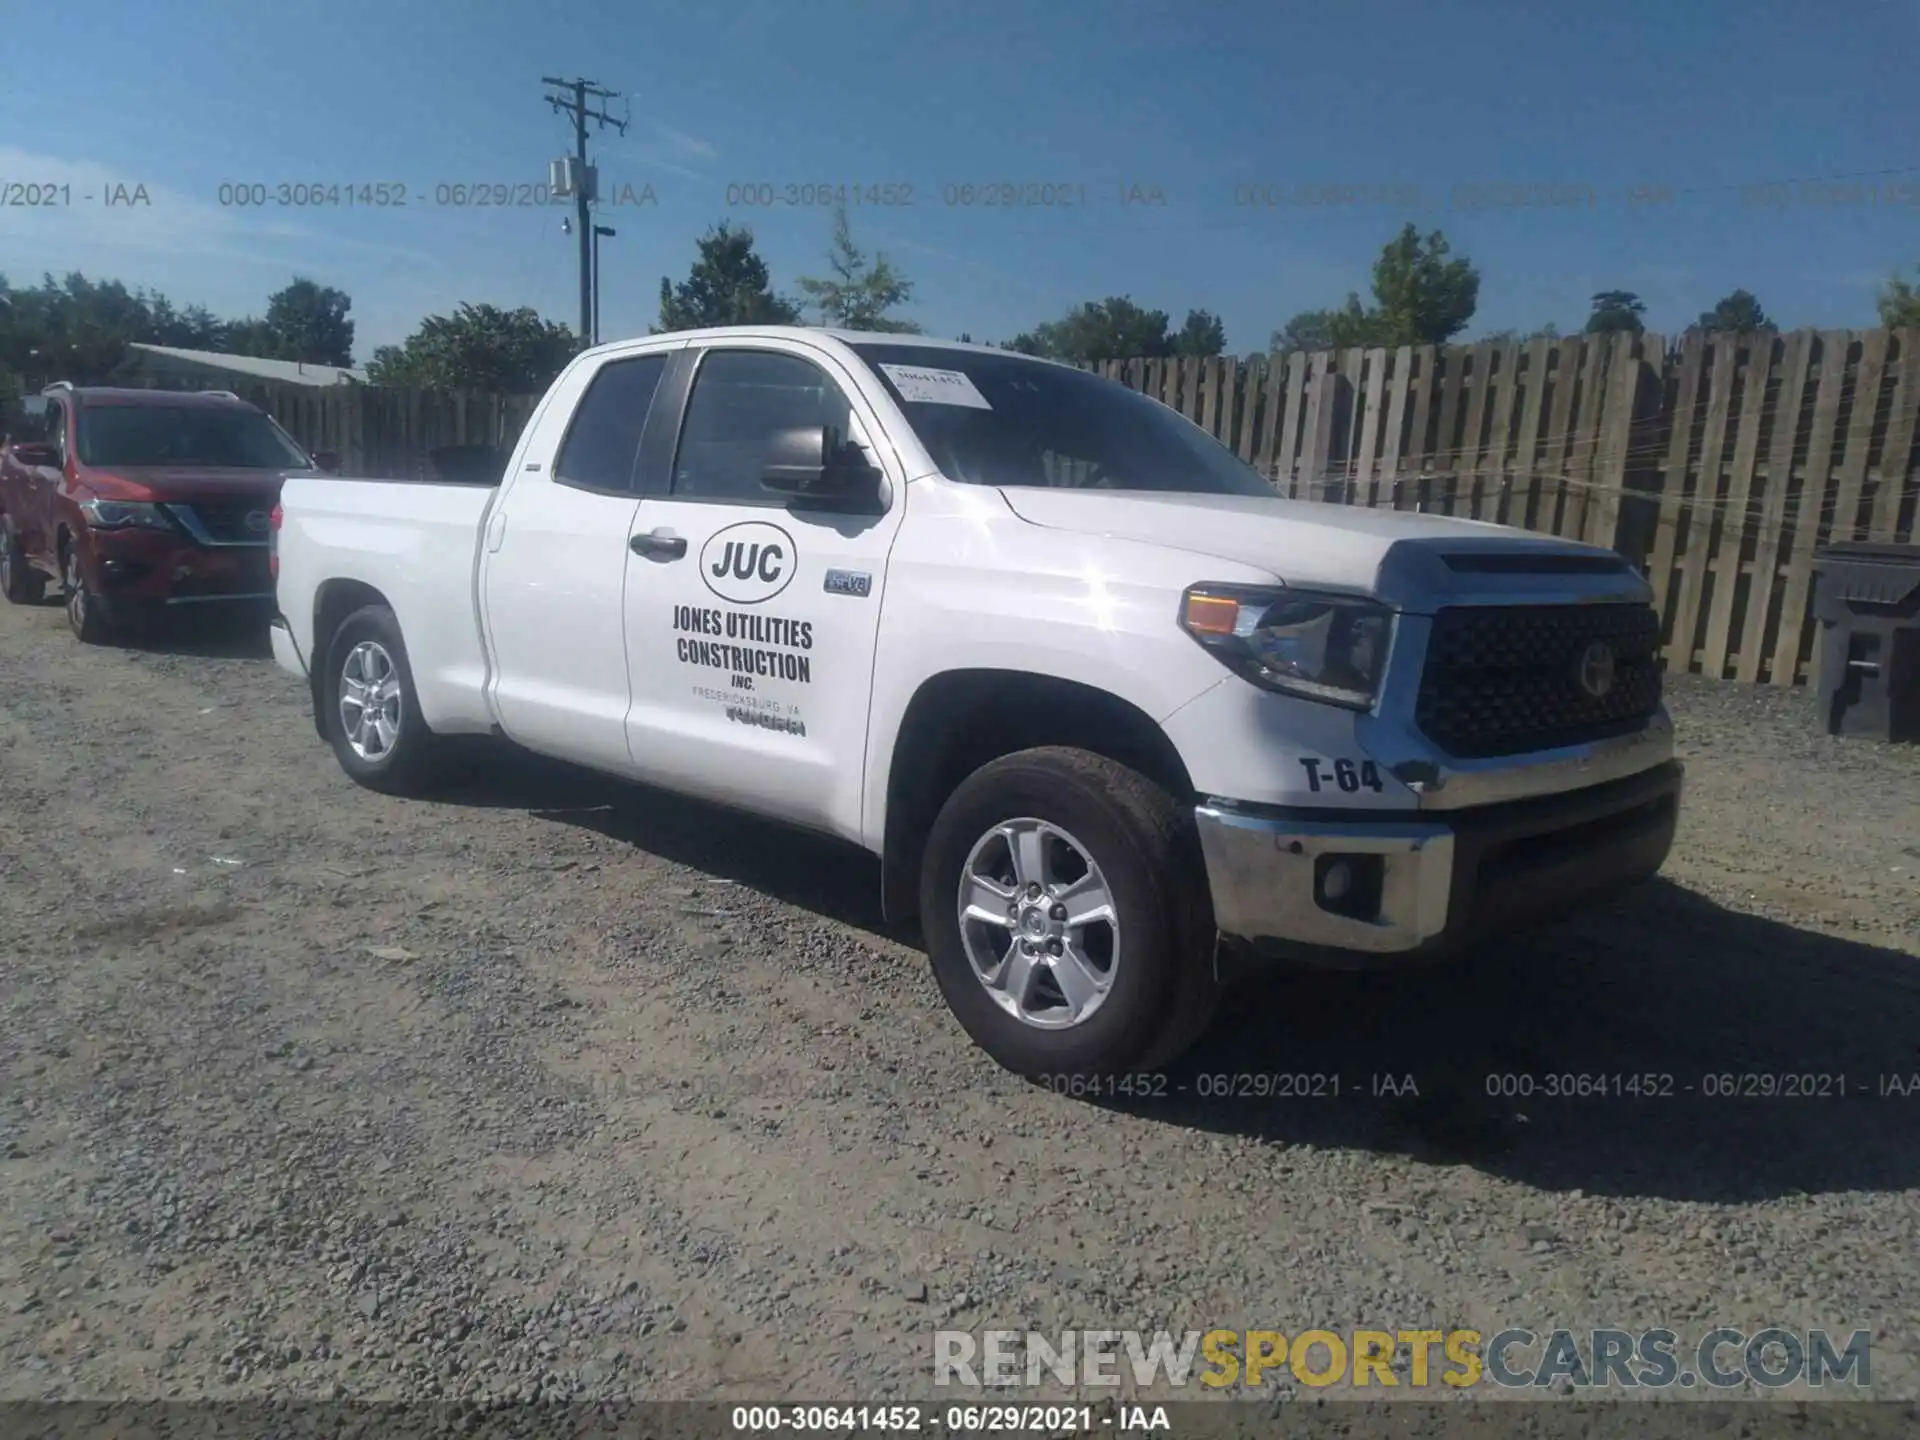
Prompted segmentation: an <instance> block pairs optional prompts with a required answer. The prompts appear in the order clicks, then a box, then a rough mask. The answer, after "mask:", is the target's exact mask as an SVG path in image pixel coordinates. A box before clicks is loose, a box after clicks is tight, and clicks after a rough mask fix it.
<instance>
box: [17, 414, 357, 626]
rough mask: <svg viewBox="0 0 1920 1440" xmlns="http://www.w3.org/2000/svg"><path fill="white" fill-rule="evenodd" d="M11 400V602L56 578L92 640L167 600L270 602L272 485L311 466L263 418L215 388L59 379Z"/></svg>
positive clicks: (26, 598) (31, 597) (33, 597)
mask: <svg viewBox="0 0 1920 1440" xmlns="http://www.w3.org/2000/svg"><path fill="white" fill-rule="evenodd" d="M22 411H23V414H24V423H23V424H16V425H15V426H14V427H13V433H11V434H9V435H8V436H7V437H6V439H7V441H8V443H7V444H6V445H5V446H4V448H0V590H4V592H5V594H6V597H7V599H8V600H10V601H13V602H14V603H16V604H29V603H32V602H34V601H37V600H38V599H39V598H40V597H41V594H42V592H43V591H44V590H45V588H46V585H47V581H48V579H49V578H52V579H56V580H58V581H59V582H60V584H61V586H62V588H63V589H64V590H65V592H66V601H67V622H68V623H69V624H70V625H71V626H72V627H73V632H74V634H76V635H78V636H79V637H80V639H81V640H83V641H85V642H87V643H88V644H96V645H97V644H101V643H103V642H106V641H109V640H112V639H114V638H117V637H118V636H120V635H122V634H124V633H125V632H127V631H128V630H131V629H135V628H137V627H138V626H139V625H140V624H141V623H142V622H143V621H145V620H146V619H148V618H150V617H152V616H153V615H155V614H157V613H159V612H161V611H163V610H165V609H167V608H168V607H172V606H181V605H204V604H214V605H219V606H258V607H260V608H261V609H263V610H267V609H270V608H271V605H272V601H273V580H272V578H271V576H270V575H269V573H268V566H267V546H268V539H269V531H270V525H271V522H270V516H271V513H272V510H273V507H274V505H275V503H276V502H277V501H278V499H279V496H280V482H281V480H282V479H283V478H285V476H286V475H287V474H288V473H289V472H294V471H313V470H318V469H320V468H322V467H321V466H320V465H319V464H317V463H316V462H315V459H314V457H312V456H310V455H308V454H307V452H306V451H305V450H303V449H301V448H300V446H299V445H298V444H296V443H295V442H294V440H293V438H292V437H291V436H289V435H288V434H287V432H286V431H285V430H282V429H281V428H280V427H279V426H278V425H277V424H275V423H274V420H273V417H272V416H270V415H268V414H267V413H266V412H265V411H264V410H261V409H259V408H257V407H255V406H253V405H249V404H247V403H246V401H244V400H241V399H240V398H239V397H238V396H235V395H232V394H229V393H227V392H225V391H201V392H197V393H184V392H181V391H174V390H109V389H96V388H80V387H75V386H73V385H68V384H64V383H63V384H59V385H53V386H50V387H48V388H47V389H46V390H45V391H44V392H42V393H41V394H40V395H37V396H33V397H31V398H29V399H27V400H25V401H24V402H22ZM327 458H328V459H329V460H330V458H331V457H327Z"/></svg>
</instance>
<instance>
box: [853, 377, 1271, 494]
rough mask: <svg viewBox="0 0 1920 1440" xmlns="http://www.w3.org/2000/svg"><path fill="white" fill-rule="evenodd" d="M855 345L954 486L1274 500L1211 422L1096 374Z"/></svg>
mask: <svg viewBox="0 0 1920 1440" xmlns="http://www.w3.org/2000/svg"><path fill="white" fill-rule="evenodd" d="M854 349H855V350H856V351H858V352H859V354H860V356H861V357H862V358H863V359H864V360H866V361H867V363H868V364H869V365H871V366H873V368H874V371H875V373H876V374H878V375H879V376H880V379H881V381H882V383H884V384H885V385H886V387H887V390H888V392H889V393H890V394H891V395H892V396H893V398H894V399H895V400H896V401H898V402H899V403H900V406H901V408H902V409H903V410H904V411H905V412H906V416H907V421H908V423H909V424H911V425H912V426H913V430H914V433H915V434H916V435H918V436H919V437H920V443H921V444H923V445H925V446H926V447H927V453H928V454H929V455H930V456H932V457H933V462H934V464H936V465H938V466H939V467H940V471H941V473H942V474H944V475H946V476H947V477H948V478H949V479H952V480H958V481H961V482H962V483H964V484H969V485H1021V486H1039V485H1047V486H1061V487H1067V488H1072V489H1086V490H1173V491H1182V492H1185V493H1187V494H1193V495H1259V496H1263V497H1266V498H1268V499H1271V498H1272V497H1273V493H1274V492H1273V487H1272V486H1271V485H1269V484H1267V482H1266V481H1264V480H1262V479H1261V478H1260V475H1259V473H1258V472H1257V471H1255V470H1254V469H1252V468H1251V467H1250V466H1248V465H1246V464H1243V463H1242V462H1241V460H1240V459H1239V457H1238V456H1236V455H1235V454H1234V453H1233V452H1232V451H1231V450H1228V449H1227V448H1226V447H1225V446H1223V445H1221V444H1220V442H1219V441H1217V440H1215V439H1214V438H1213V437H1212V436H1210V435H1208V434H1207V433H1206V431H1204V430H1202V429H1200V427H1199V426H1197V425H1194V424H1192V423H1190V422H1189V421H1187V420H1185V419H1183V418H1182V417H1181V416H1179V415H1177V414H1175V413H1174V412H1173V411H1172V410H1169V409H1168V408H1167V407H1166V406H1164V405H1162V404H1160V403H1159V402H1158V401H1156V400H1150V399H1148V398H1147V397H1146V396H1144V395H1141V394H1138V393H1136V392H1135V391H1132V390H1129V389H1127V388H1126V387H1125V386H1123V385H1117V384H1115V383H1114V382H1113V381H1111V380H1102V379H1101V378H1100V377H1099V376H1097V375H1093V374H1090V373H1089V372H1087V371H1084V370H1072V369H1068V368H1067V367H1065V366H1062V365H1049V364H1046V363H1044V362H1041V361H1037V360H1028V359H1024V358H1022V357H1020V356H1017V355H1010V354H1008V355H998V354H992V353H987V352H976V351H971V350H944V349H935V348H933V347H932V346H926V345H883V344H862V345H855V346H854Z"/></svg>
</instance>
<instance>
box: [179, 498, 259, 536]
mask: <svg viewBox="0 0 1920 1440" xmlns="http://www.w3.org/2000/svg"><path fill="white" fill-rule="evenodd" d="M177 508H178V509H180V510H185V511H187V512H189V513H190V514H191V515H192V516H193V518H194V519H195V520H197V521H198V522H199V524H200V528H201V529H202V530H205V531H206V532H207V534H209V535H211V536H212V537H213V538H214V540H215V541H217V542H218V543H220V544H222V545H238V544H248V545H264V544H266V543H267V531H266V529H265V528H264V523H263V528H261V529H258V530H255V529H251V528H250V527H249V526H248V525H247V516H249V515H255V514H257V515H259V516H260V517H261V520H262V522H264V521H265V518H266V515H267V512H268V511H270V510H271V509H272V508H273V502H272V501H268V502H267V503H266V504H264V505H263V504H260V503H259V502H258V501H253V500H218V501H202V502H200V503H199V504H195V505H181V506H178V507H177Z"/></svg>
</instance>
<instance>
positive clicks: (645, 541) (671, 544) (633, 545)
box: [627, 530, 687, 560]
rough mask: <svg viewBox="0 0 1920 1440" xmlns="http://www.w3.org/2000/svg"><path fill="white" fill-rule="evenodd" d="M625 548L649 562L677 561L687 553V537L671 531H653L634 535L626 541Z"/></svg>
mask: <svg viewBox="0 0 1920 1440" xmlns="http://www.w3.org/2000/svg"><path fill="white" fill-rule="evenodd" d="M627 548H628V549H629V550H631V551H633V553H634V554H636V555H644V556H646V557H647V558H648V559H649V560H678V559H679V558H680V557H681V556H683V555H685V554H686V553H687V537H686V536H684V535H676V534H674V533H673V532H672V531H671V530H653V531H650V532H648V533H647V534H645V535H635V536H634V537H633V538H632V539H630V540H628V541H627Z"/></svg>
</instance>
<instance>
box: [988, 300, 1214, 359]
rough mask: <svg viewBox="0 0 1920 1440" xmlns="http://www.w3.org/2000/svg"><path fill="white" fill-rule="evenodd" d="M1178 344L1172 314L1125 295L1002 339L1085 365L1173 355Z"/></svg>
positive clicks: (1014, 346)
mask: <svg viewBox="0 0 1920 1440" xmlns="http://www.w3.org/2000/svg"><path fill="white" fill-rule="evenodd" d="M1195 313H1196V314H1198V313H1200V312H1198V311H1196V312H1195ZM1173 347H1174V341H1173V337H1172V336H1171V335H1169V334H1168V333H1167V312H1166V311H1164V310H1143V309H1141V307H1140V306H1138V305H1136V304H1134V303H1133V301H1132V300H1131V299H1130V298H1128V297H1127V296H1124V295H1119V296H1109V297H1108V298H1107V299H1105V300H1090V301H1088V302H1087V303H1086V304H1084V305H1080V306H1077V307H1075V308H1074V309H1072V310H1070V311H1068V312H1067V313H1066V314H1065V315H1064V316H1062V317H1061V318H1060V319H1058V320H1049V321H1047V322H1046V323H1045V324H1044V325H1037V326H1035V327H1034V328H1033V329H1032V330H1031V331H1023V332H1022V333H1021V334H1019V335H1016V336H1014V337H1013V339H1011V340H1006V341H1002V342H1001V348H1003V349H1006V350H1017V351H1019V352H1020V353H1021V354H1023V355H1043V356H1045V357H1046V358H1047V359H1049V360H1069V361H1073V362H1074V363H1076V364H1082V365H1084V364H1088V363H1090V362H1092V361H1095V360H1127V359H1133V358H1135V357H1137V356H1164V355H1171V354H1173V353H1174V348H1173ZM1214 353H1216V354H1217V353H1219V352H1218V351H1216V352H1214Z"/></svg>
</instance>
